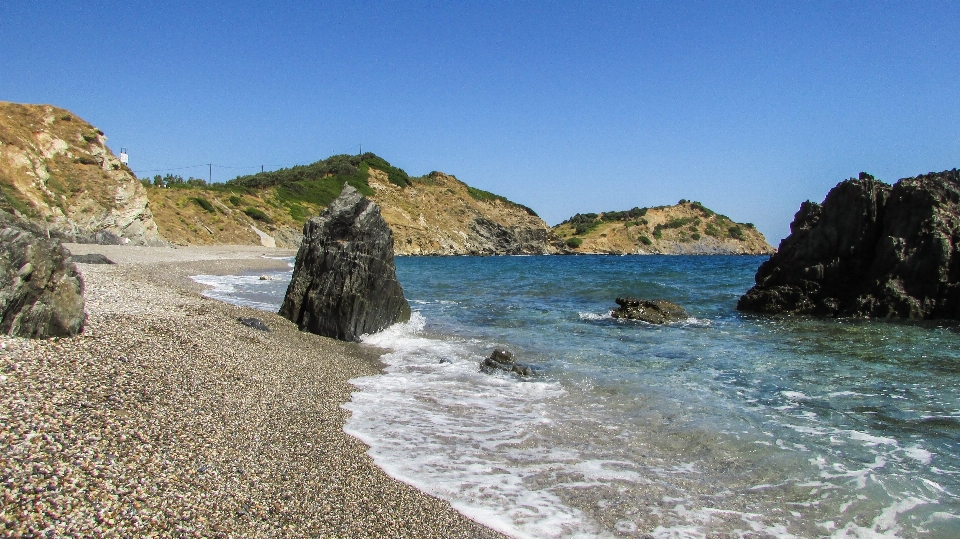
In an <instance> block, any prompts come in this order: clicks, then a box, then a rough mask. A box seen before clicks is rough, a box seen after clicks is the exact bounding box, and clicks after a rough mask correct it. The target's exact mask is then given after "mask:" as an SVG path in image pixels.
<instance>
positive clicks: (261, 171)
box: [260, 165, 263, 174]
mask: <svg viewBox="0 0 960 539" xmlns="http://www.w3.org/2000/svg"><path fill="white" fill-rule="evenodd" d="M260 174H263V165H260Z"/></svg>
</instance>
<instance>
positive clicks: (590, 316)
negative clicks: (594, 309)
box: [577, 311, 613, 320]
mask: <svg viewBox="0 0 960 539" xmlns="http://www.w3.org/2000/svg"><path fill="white" fill-rule="evenodd" d="M577 315H578V316H580V320H613V316H611V315H610V311H606V312H603V313H599V314H598V313H577Z"/></svg>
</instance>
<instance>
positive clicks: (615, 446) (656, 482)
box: [196, 256, 960, 538]
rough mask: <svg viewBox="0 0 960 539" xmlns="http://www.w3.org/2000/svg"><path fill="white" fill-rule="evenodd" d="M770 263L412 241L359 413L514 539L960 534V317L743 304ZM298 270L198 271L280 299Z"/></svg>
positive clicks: (362, 386) (439, 489) (224, 287)
mask: <svg viewBox="0 0 960 539" xmlns="http://www.w3.org/2000/svg"><path fill="white" fill-rule="evenodd" d="M762 261H763V258H759V257H682V256H672V257H655V256H625V257H607V256H578V257H490V258H473V257H457V258H419V257H411V258H398V259H397V274H398V277H399V279H400V282H401V283H402V284H403V287H404V291H405V293H406V296H407V298H408V299H409V300H410V303H411V306H412V307H413V310H414V317H413V319H412V320H411V322H410V323H407V324H401V325H398V326H394V327H392V328H389V329H387V330H386V331H384V332H382V333H379V334H376V335H371V336H367V337H365V339H364V341H365V342H368V343H371V344H375V345H378V346H383V347H386V348H390V349H392V350H393V352H391V353H389V354H387V355H385V356H384V357H383V361H384V362H385V363H386V364H387V365H388V367H387V369H386V374H384V375H380V376H371V377H365V378H359V379H356V380H353V383H354V385H355V386H356V387H357V392H356V393H354V395H353V400H352V401H351V402H350V403H348V404H346V405H345V406H346V408H348V409H349V410H351V411H352V418H351V419H350V421H349V423H348V424H347V426H346V430H347V432H348V433H350V434H352V435H354V436H356V437H358V438H360V439H361V440H363V441H364V442H366V443H367V444H369V445H370V448H371V449H370V454H371V455H372V456H373V458H374V460H375V461H376V463H377V464H378V465H379V466H381V467H382V468H383V469H385V470H386V471H387V472H388V473H389V474H391V475H393V476H395V477H397V478H399V479H401V480H403V481H406V482H408V483H411V484H413V485H415V486H417V487H418V488H420V489H422V490H424V491H427V492H430V493H432V494H434V495H436V496H439V497H441V498H443V499H446V500H448V501H450V502H451V504H453V506H454V507H456V508H457V509H458V510H460V511H461V512H463V513H465V514H467V515H468V516H470V517H472V518H474V519H476V520H478V521H480V522H482V523H484V524H487V525H489V526H491V527H493V528H496V529H498V530H501V531H503V532H506V533H508V534H510V535H512V536H515V537H643V536H652V537H665V538H666V537H677V538H680V537H684V538H685V537H768V536H773V537H857V538H866V537H936V538H940V537H943V538H956V537H960V516H958V515H960V330H958V329H960V326H958V325H956V324H954V323H889V322H881V321H850V320H844V321H836V320H818V319H809V318H772V317H763V316H752V315H745V314H742V313H738V312H737V311H736V310H735V306H736V300H737V298H738V297H739V296H740V295H741V294H742V293H743V292H745V291H746V290H747V289H748V288H749V287H750V286H751V285H752V281H753V275H754V273H755V272H756V268H757V266H759V264H760V263H761V262H762ZM289 275H290V274H289V272H277V273H275V274H273V277H274V279H272V280H269V281H261V280H259V278H258V276H256V275H246V276H232V277H213V276H197V277H196V279H197V280H198V281H200V282H203V283H206V284H210V285H212V286H214V287H215V288H214V289H212V290H211V291H209V292H208V295H210V296H211V297H216V298H218V299H223V300H225V301H230V302H234V303H242V304H248V305H252V306H255V307H259V308H263V309H267V310H276V309H277V308H278V307H279V304H280V302H281V301H282V298H283V294H284V292H285V290H286V284H287V282H288V280H289ZM623 295H631V296H639V297H646V298H664V299H668V300H671V301H674V302H677V303H679V304H681V305H683V306H685V307H686V309H687V310H688V312H689V313H690V315H691V318H690V319H688V320H686V321H684V322H682V323H677V324H672V325H667V326H663V327H657V326H651V325H648V324H644V323H638V322H629V321H626V322H625V321H616V320H613V319H611V318H610V316H609V311H610V309H611V308H613V307H615V305H614V301H613V300H614V298H616V297H617V296H623ZM494 347H501V348H506V349H508V350H510V351H512V352H513V353H514V354H515V355H516V356H517V357H518V358H519V359H520V361H522V362H525V363H528V364H530V365H531V366H532V367H533V368H534V370H535V374H534V375H533V376H532V377H530V378H529V379H523V378H520V377H518V376H516V375H511V374H506V373H497V374H485V373H482V372H481V371H480V369H479V364H480V362H481V360H482V359H483V358H484V357H485V356H488V355H489V354H490V352H491V351H492V350H493V348H494Z"/></svg>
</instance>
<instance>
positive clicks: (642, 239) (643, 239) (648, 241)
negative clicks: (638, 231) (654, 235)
mask: <svg viewBox="0 0 960 539" xmlns="http://www.w3.org/2000/svg"><path fill="white" fill-rule="evenodd" d="M640 243H642V244H644V245H650V244H652V243H653V241H652V240H651V239H650V238H648V237H646V236H640Z"/></svg>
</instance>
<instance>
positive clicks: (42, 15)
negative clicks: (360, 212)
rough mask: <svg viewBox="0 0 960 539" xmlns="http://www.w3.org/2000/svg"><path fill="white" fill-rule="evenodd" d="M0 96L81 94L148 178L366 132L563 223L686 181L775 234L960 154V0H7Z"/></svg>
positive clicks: (192, 172) (307, 156) (679, 192)
mask: <svg viewBox="0 0 960 539" xmlns="http://www.w3.org/2000/svg"><path fill="white" fill-rule="evenodd" d="M0 100H5V101H15V102H25V103H49V104H54V105H57V106H60V107H64V108H67V109H70V110H72V111H73V112H75V113H76V114H78V115H80V116H81V117H83V118H84V119H86V120H87V121H89V122H91V123H93V124H94V125H96V126H97V127H99V128H101V129H102V130H103V131H104V132H106V134H107V136H108V137H109V144H110V146H111V148H112V149H113V150H114V152H119V150H120V148H121V147H125V148H127V149H128V152H129V154H130V165H131V168H133V169H134V170H135V171H137V172H138V174H140V175H141V176H145V175H150V176H152V175H153V174H154V173H160V174H164V173H166V172H168V171H169V172H172V173H176V174H181V175H183V176H185V177H187V176H196V177H202V178H206V177H207V173H208V169H207V166H206V165H205V163H214V164H216V165H219V166H215V167H214V168H213V180H214V181H224V180H227V179H230V178H232V177H234V176H236V175H238V174H241V173H250V172H254V171H256V170H259V167H260V165H265V166H266V167H267V169H271V168H277V167H280V166H290V165H293V164H298V163H310V162H313V161H316V160H318V159H322V158H325V157H327V156H329V155H332V154H337V153H355V152H357V151H358V150H359V145H360V144H362V145H363V150H364V151H372V152H375V153H377V154H378V155H380V156H381V157H383V158H385V159H387V160H388V161H390V162H391V163H392V164H394V165H395V166H399V167H401V168H403V169H405V170H406V171H407V172H408V173H410V174H412V175H420V174H425V173H428V172H430V171H432V170H440V171H443V172H447V173H449V174H454V175H456V176H457V177H458V178H459V179H461V180H463V181H465V182H467V183H468V184H470V185H473V186H475V187H479V188H481V189H486V190H488V191H493V192H495V193H497V194H501V195H504V196H506V197H508V198H510V199H511V200H514V201H516V202H519V203H522V204H525V205H527V206H530V207H532V208H534V209H535V210H537V212H538V213H539V214H540V215H541V217H543V218H544V219H545V220H546V221H547V222H548V223H549V224H551V225H553V224H556V223H558V222H560V221H562V220H563V219H565V218H567V217H569V216H571V215H573V214H574V213H578V212H581V213H585V212H600V211H604V210H624V209H629V208H631V207H634V206H654V205H661V204H673V203H676V202H677V200H679V199H681V198H686V199H691V200H698V201H700V202H702V203H704V204H705V205H706V206H708V207H710V208H712V209H714V210H716V211H719V212H721V213H725V214H727V215H729V216H730V217H732V218H733V219H734V220H737V221H746V222H753V223H755V224H756V225H757V226H758V227H759V228H760V230H761V231H762V232H764V233H765V234H766V235H767V238H768V240H769V241H770V242H771V243H773V244H774V245H776V244H777V243H778V242H779V240H780V239H781V238H782V237H784V236H786V235H787V234H788V232H789V223H790V221H791V220H792V218H793V214H794V212H795V211H796V210H797V208H798V207H799V205H800V203H801V202H802V201H804V200H807V199H811V200H815V201H820V200H822V199H823V197H824V196H825V195H826V193H827V191H828V190H829V189H830V188H831V187H833V186H834V185H835V184H836V183H837V182H839V181H841V180H843V179H845V178H848V177H850V176H856V175H857V173H858V172H860V171H861V170H863V171H867V172H870V173H872V174H874V175H875V176H876V177H877V178H879V179H882V180H885V181H888V182H891V183H892V182H893V181H896V180H897V179H899V178H901V177H905V176H914V175H917V174H922V173H926V172H931V171H940V170H945V169H950V168H954V167H958V166H960V127H958V126H960V2H927V1H921V0H917V1H909V2H889V3H888V2H880V1H870V2H853V1H844V2H820V1H803V2H801V1H797V2H776V1H761V0H758V1H755V2H743V3H737V2H719V1H718V2H647V1H636V2H629V1H627V2H601V1H597V2H549V3H547V2H519V1H518V2H418V1H402V2H321V1H311V2H284V1H274V2H232V3H231V2H197V1H191V2H175V1H163V2H155V1H138V2H97V1H84V2H79V1H78V2H56V1H47V2H26V1H16V0H13V1H6V2H0ZM198 164H204V165H203V166H200V167H196V168H185V169H180V170H169V169H176V168H178V167H185V166H189V165H198ZM225 167H249V168H225Z"/></svg>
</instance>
